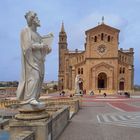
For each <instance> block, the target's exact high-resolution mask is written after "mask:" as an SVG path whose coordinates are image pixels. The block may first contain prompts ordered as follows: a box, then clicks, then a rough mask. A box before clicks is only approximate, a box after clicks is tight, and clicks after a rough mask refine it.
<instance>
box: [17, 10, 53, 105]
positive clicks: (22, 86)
mask: <svg viewBox="0 0 140 140" xmlns="http://www.w3.org/2000/svg"><path fill="white" fill-rule="evenodd" d="M25 18H26V20H27V24H28V26H27V27H25V28H24V29H23V30H22V31H21V49H22V75H21V80H20V82H19V85H18V89H17V99H18V100H20V101H21V102H23V103H27V104H30V105H39V104H41V102H39V100H38V99H39V97H40V92H41V87H42V83H43V79H44V61H45V56H46V54H48V53H50V52H51V47H50V44H51V42H52V39H53V34H49V35H48V36H46V37H42V36H40V35H39V33H38V32H37V27H39V26H40V21H39V19H38V17H37V14H36V13H35V12H33V11H29V12H28V13H26V15H25Z"/></svg>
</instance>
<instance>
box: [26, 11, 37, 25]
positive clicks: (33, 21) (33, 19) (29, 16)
mask: <svg viewBox="0 0 140 140" xmlns="http://www.w3.org/2000/svg"><path fill="white" fill-rule="evenodd" d="M25 18H26V20H27V24H28V26H32V25H35V26H37V27H38V26H40V20H39V19H38V17H37V14H36V13H35V12H33V11H29V12H28V13H26V15H25Z"/></svg>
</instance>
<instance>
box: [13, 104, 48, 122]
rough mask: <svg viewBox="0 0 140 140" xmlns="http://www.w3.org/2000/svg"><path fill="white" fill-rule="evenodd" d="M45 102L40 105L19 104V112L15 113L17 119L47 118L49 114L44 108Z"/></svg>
mask: <svg viewBox="0 0 140 140" xmlns="http://www.w3.org/2000/svg"><path fill="white" fill-rule="evenodd" d="M45 109H46V107H45V104H40V105H30V104H24V105H20V108H19V109H18V110H19V112H20V113H19V114H16V115H15V119H17V120H39V119H45V118H49V114H48V113H47V111H46V110H45Z"/></svg>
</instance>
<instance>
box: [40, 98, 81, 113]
mask: <svg viewBox="0 0 140 140" xmlns="http://www.w3.org/2000/svg"><path fill="white" fill-rule="evenodd" d="M43 101H44V102H45V103H46V104H47V105H48V106H57V105H68V106H69V107H70V112H73V113H74V114H75V113H77V112H78V110H79V108H80V106H81V98H76V99H69V98H65V99H44V100H43Z"/></svg>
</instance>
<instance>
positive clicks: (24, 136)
mask: <svg viewBox="0 0 140 140" xmlns="http://www.w3.org/2000/svg"><path fill="white" fill-rule="evenodd" d="M15 140H35V134H34V132H32V131H22V132H21V133H20V134H17V136H16V137H15Z"/></svg>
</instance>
